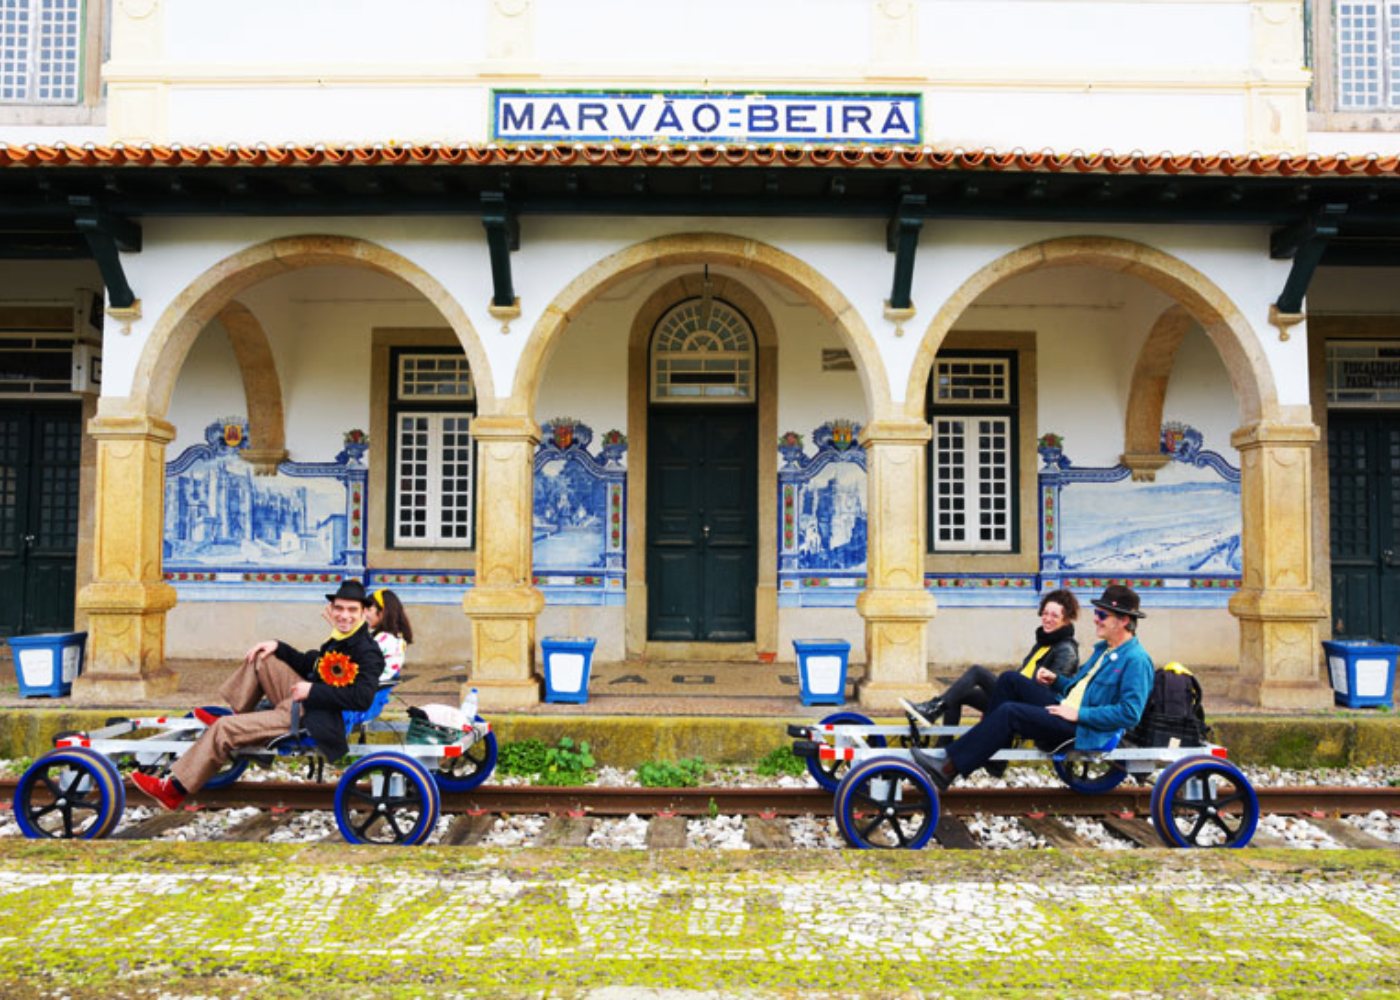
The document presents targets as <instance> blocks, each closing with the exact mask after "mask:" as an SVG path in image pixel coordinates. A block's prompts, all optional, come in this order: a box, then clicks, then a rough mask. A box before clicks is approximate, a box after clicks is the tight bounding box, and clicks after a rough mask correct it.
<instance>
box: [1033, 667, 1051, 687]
mask: <svg viewBox="0 0 1400 1000" xmlns="http://www.w3.org/2000/svg"><path fill="white" fill-rule="evenodd" d="M1055 677H1056V674H1055V671H1053V670H1051V669H1049V668H1048V667H1036V668H1035V682H1036V683H1037V684H1045V685H1050V684H1054V683H1055Z"/></svg>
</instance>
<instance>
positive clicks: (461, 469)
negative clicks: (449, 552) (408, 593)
mask: <svg viewBox="0 0 1400 1000" xmlns="http://www.w3.org/2000/svg"><path fill="white" fill-rule="evenodd" d="M470 422H471V417H469V416H463V415H459V414H452V413H401V414H399V417H398V424H397V427H396V432H397V441H396V442H395V444H396V446H397V447H396V448H395V457H396V462H395V469H394V474H395V486H394V488H395V497H394V501H395V502H394V543H395V545H401V546H406V547H413V546H431V547H433V548H459V547H460V548H467V547H470V546H471V543H472V441H471V435H470V434H468V433H467V427H468V424H469V423H470Z"/></svg>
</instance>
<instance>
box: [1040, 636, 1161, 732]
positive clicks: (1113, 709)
mask: <svg viewBox="0 0 1400 1000" xmlns="http://www.w3.org/2000/svg"><path fill="white" fill-rule="evenodd" d="M1101 657H1106V658H1107V659H1106V660H1105V662H1104V665H1103V669H1102V670H1100V671H1099V672H1098V673H1097V674H1095V675H1094V679H1093V680H1091V681H1090V682H1089V687H1088V689H1087V690H1086V691H1085V692H1084V700H1083V701H1082V702H1080V704H1079V722H1078V724H1077V725H1076V726H1075V730H1074V748H1075V749H1076V750H1097V749H1099V748H1100V747H1102V746H1104V745H1105V744H1107V743H1108V742H1109V740H1110V739H1112V738H1113V737H1114V736H1115V735H1118V734H1121V733H1122V732H1123V731H1124V730H1126V729H1131V728H1132V727H1133V726H1135V725H1137V722H1138V719H1139V718H1141V717H1142V711H1143V709H1145V708H1146V707H1147V698H1148V696H1149V695H1150V694H1151V693H1152V676H1153V671H1154V669H1155V668H1154V667H1153V665H1152V657H1150V656H1148V655H1147V650H1145V649H1143V648H1142V643H1140V642H1138V640H1137V636H1133V637H1132V638H1131V639H1129V640H1128V641H1127V642H1125V643H1123V645H1121V646H1119V647H1118V648H1117V649H1113V650H1110V649H1109V648H1108V643H1106V642H1100V643H1096V644H1095V646H1094V653H1093V655H1092V656H1090V657H1089V659H1088V662H1086V663H1085V664H1084V665H1083V666H1082V667H1080V668H1079V670H1078V671H1076V672H1075V673H1074V674H1072V675H1071V676H1069V677H1057V678H1055V683H1054V684H1052V685H1051V686H1050V687H1051V689H1052V690H1053V691H1054V692H1055V693H1056V694H1058V695H1060V697H1064V696H1065V695H1066V694H1067V693H1068V692H1069V689H1070V688H1072V687H1074V685H1075V684H1076V683H1078V682H1079V680H1080V679H1081V678H1083V677H1086V676H1088V673H1089V671H1091V670H1093V669H1094V666H1095V665H1096V664H1097V663H1098V662H1099V659H1100V658H1101Z"/></svg>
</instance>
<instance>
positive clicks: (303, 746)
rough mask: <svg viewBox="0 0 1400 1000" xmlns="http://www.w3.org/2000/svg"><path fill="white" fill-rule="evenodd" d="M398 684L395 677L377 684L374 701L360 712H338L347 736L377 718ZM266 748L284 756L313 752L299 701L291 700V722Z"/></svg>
mask: <svg viewBox="0 0 1400 1000" xmlns="http://www.w3.org/2000/svg"><path fill="white" fill-rule="evenodd" d="M398 684H399V681H398V678H397V677H396V678H394V679H393V680H392V681H389V682H388V683H386V684H381V685H379V690H377V691H375V692H374V701H372V702H370V705H369V708H367V709H365V710H364V711H362V712H352V711H345V712H341V713H340V714H341V715H342V716H344V718H345V735H346V736H347V737H348V736H350V735H351V734H353V733H354V732H355V730H356V729H358V728H359V727H361V726H363V725H365V724H366V723H369V722H373V721H374V720H375V719H377V718H379V716H380V713H382V712H383V711H384V707H385V706H386V705H388V704H389V696H390V695H392V694H393V693H394V688H396V687H398ZM268 749H269V750H276V751H277V753H278V754H279V755H281V756H284V757H287V756H292V755H294V754H302V753H315V751H316V741H315V740H313V739H312V738H311V734H310V733H308V732H307V731H306V727H305V726H304V725H303V724H302V721H301V702H299V701H294V702H292V723H291V725H290V726H289V727H288V731H287V733H286V734H285V735H283V736H279V737H277V739H275V740H273V741H272V742H271V743H270V744H269V745H268Z"/></svg>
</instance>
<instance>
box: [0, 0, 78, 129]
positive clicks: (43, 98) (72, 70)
mask: <svg viewBox="0 0 1400 1000" xmlns="http://www.w3.org/2000/svg"><path fill="white" fill-rule="evenodd" d="M83 27H84V17H83V0H0V102H4V103H11V104H77V103H78V102H79V101H80V100H81V99H82V93H83V91H82V65H83Z"/></svg>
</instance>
